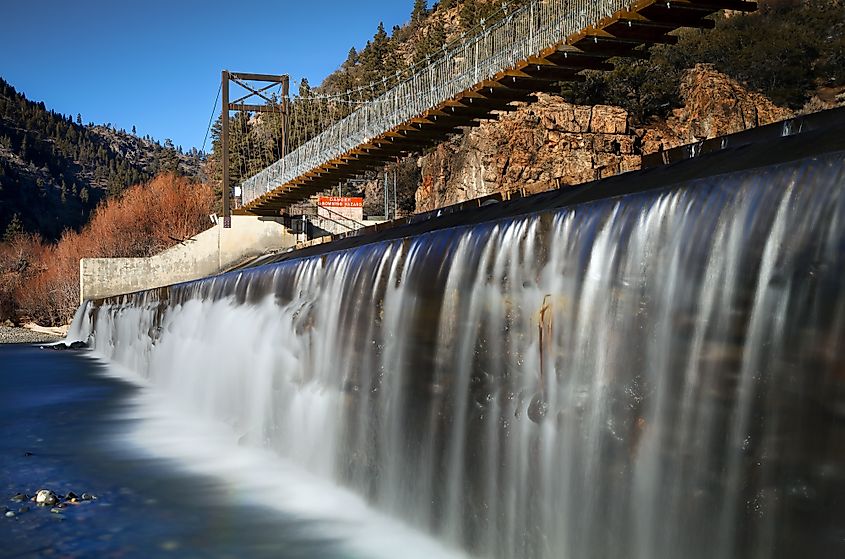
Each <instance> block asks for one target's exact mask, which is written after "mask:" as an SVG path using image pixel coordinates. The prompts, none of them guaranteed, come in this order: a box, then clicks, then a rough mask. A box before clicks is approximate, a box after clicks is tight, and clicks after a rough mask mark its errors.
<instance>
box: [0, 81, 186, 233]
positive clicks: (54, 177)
mask: <svg viewBox="0 0 845 559" xmlns="http://www.w3.org/2000/svg"><path fill="white" fill-rule="evenodd" d="M199 165H200V158H199V155H198V154H197V153H196V152H194V153H191V154H185V153H182V152H181V150H179V149H177V148H175V147H174V146H173V145H172V144H169V143H166V144H165V145H163V146H162V145H160V144H159V143H157V142H155V141H153V140H151V139H149V138H139V137H138V136H136V135H134V134H130V133H127V132H125V131H122V130H115V129H113V128H111V127H110V126H109V125H105V126H103V125H93V124H89V125H83V124H82V120H81V116H79V115H77V117H76V119H74V118H72V117H70V116H65V115H62V114H59V113H56V112H54V111H51V110H48V109H47V107H46V106H45V105H44V103H39V102H35V101H31V100H29V99H27V98H26V96H24V95H23V94H22V93H19V92H18V91H16V90H15V88H14V87H12V86H11V85H10V84H8V83H7V82H6V81H4V80H3V79H2V78H0V238H2V237H4V236H8V235H7V233H8V234H11V233H13V232H16V231H26V232H33V233H38V234H40V235H41V236H42V237H44V238H45V239H46V240H56V239H58V237H59V236H60V235H61V233H62V231H63V230H65V229H68V228H70V229H74V230H78V229H79V228H80V227H82V226H83V225H84V224H85V223H87V221H88V219H89V216H90V213H91V211H92V210H93V209H94V208H95V207H96V206H97V204H98V203H100V201H101V200H103V199H104V198H105V197H107V196H109V195H115V194H119V193H121V192H122V191H123V190H125V189H126V188H127V187H128V186H131V185H134V184H138V183H140V182H144V181H147V180H150V179H151V178H152V177H153V176H154V175H155V174H156V173H158V172H160V171H177V172H179V173H180V174H184V175H188V176H196V175H197V174H198V172H199Z"/></svg>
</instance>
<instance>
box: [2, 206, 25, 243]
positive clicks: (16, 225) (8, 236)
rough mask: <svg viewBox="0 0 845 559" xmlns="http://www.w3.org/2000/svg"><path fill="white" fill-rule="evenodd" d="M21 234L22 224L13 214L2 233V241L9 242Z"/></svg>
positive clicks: (19, 218)
mask: <svg viewBox="0 0 845 559" xmlns="http://www.w3.org/2000/svg"><path fill="white" fill-rule="evenodd" d="M21 233H23V224H22V223H21V217H20V216H19V215H18V214H17V213H15V214H14V215H13V216H12V221H10V222H9V224H8V225H7V226H6V231H5V232H4V233H3V240H4V241H10V240H12V237H14V236H16V235H20V234H21Z"/></svg>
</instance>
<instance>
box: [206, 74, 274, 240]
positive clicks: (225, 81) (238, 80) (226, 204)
mask: <svg viewBox="0 0 845 559" xmlns="http://www.w3.org/2000/svg"><path fill="white" fill-rule="evenodd" d="M220 79H221V80H222V83H221V87H220V89H221V94H222V97H223V105H222V109H223V110H222V114H221V115H220V121H221V122H220V124H221V125H222V128H223V130H222V137H221V143H222V147H223V165H222V171H223V194H222V195H223V228H224V229H228V228H231V227H232V208H231V198H232V194H231V192H230V183H231V177H230V176H229V111H246V112H253V113H277V114H278V113H281V114H280V116H281V126H280V127H281V138H280V142H279V143H280V148H279V151H280V152H281V157H284V156H285V155H287V146H288V136H289V134H288V110H289V108H290V100H289V97H290V77H289V76H288V75H286V74H283V75H274V74H252V73H247V72H230V71H228V70H223V71H222V73H221V76H220ZM229 81H233V82H235V84H236V85H238V86H240V87H241V88H243V89H244V90H246V91H247V94H246V95H243V96H242V97H240V98H238V99H236V100H235V101H234V102H230V101H229ZM249 82H263V83H269V85H264V86H262V87H259V86H255V85H252V84H250V83H249ZM276 84H278V85H279V90H280V91H279V92H280V94H281V99H278V98H272V97H268V95H270V94H269V93H265V92H266V91H267V90H268V89H270V88H271V87H273V86H275V85H276ZM256 98H257V101H259V102H260V101H261V100H263V101H266V102H267V104H266V105H258V104H248V103H246V101H250V100H252V99H256Z"/></svg>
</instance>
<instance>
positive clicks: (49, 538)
mask: <svg viewBox="0 0 845 559" xmlns="http://www.w3.org/2000/svg"><path fill="white" fill-rule="evenodd" d="M140 390H142V389H141V388H138V387H136V386H134V385H132V384H129V383H127V382H125V381H122V380H119V379H117V378H114V377H113V376H111V375H109V374H108V373H107V369H106V366H105V365H103V364H102V363H101V362H99V361H97V360H95V359H93V358H91V357H89V356H88V355H87V354H86V353H85V352H69V351H64V352H57V351H49V350H44V349H39V348H38V347H37V346H28V345H0V484H2V486H0V495H2V497H3V503H2V505H0V507H2V508H0V510H2V511H3V512H5V511H7V510H10V511H12V512H14V513H15V516H14V517H6V516H5V515H3V516H2V517H0V557H8V558H11V557H124V558H126V557H277V558H288V557H290V558H309V557H321V558H323V557H327V558H331V557H343V556H346V554H345V553H342V552H341V551H340V550H339V549H338V547H337V545H336V542H335V540H334V538H333V537H331V536H326V537H319V536H315V534H316V533H319V531H320V530H319V527H315V526H313V522H311V521H303V520H301V519H297V518H294V517H293V516H291V515H286V514H284V513H282V512H280V511H278V510H276V509H274V508H273V507H263V506H260V505H257V504H255V502H254V499H250V498H249V497H251V496H248V495H239V494H238V493H237V492H236V491H233V490H232V488H231V486H229V485H227V484H225V483H224V482H222V481H221V480H220V479H217V478H214V477H204V476H202V475H196V474H192V473H186V472H184V471H183V470H181V469H179V468H178V467H177V465H176V464H174V463H173V462H172V461H171V460H169V459H167V458H159V457H155V456H150V455H148V454H144V453H142V452H140V451H137V450H133V448H132V446H131V445H128V444H125V443H124V442H122V441H123V440H124V438H125V434H126V433H128V432H130V431H131V430H132V429H133V427H135V425H134V424H135V423H136V422H137V421H139V420H138V419H136V418H133V417H132V414H130V413H127V410H128V409H130V408H131V407H132V405H131V403H130V402H131V400H132V398H133V397H135V396H137V393H138V392H139V391H140ZM40 488H49V489H51V490H53V491H55V492H56V493H59V494H66V493H67V492H69V491H73V492H74V493H76V494H82V493H83V492H87V493H91V494H94V495H95V496H97V500H95V501H91V502H88V503H84V504H80V505H77V506H69V507H67V508H65V509H63V510H62V512H61V513H53V512H50V508H49V507H38V506H34V503H17V502H13V501H11V500H10V498H11V497H12V496H13V495H15V494H16V493H25V494H27V495H34V494H35V492H36V491H37V490H38V489H40ZM22 508H23V509H24V512H21V509H22ZM26 509H29V510H26Z"/></svg>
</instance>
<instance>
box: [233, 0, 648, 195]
mask: <svg viewBox="0 0 845 559" xmlns="http://www.w3.org/2000/svg"><path fill="white" fill-rule="evenodd" d="M632 2H633V0H534V1H533V2H531V3H529V4H528V5H526V6H524V7H523V8H521V9H519V10H516V11H514V12H513V13H511V14H510V15H508V16H507V17H505V18H504V19H502V20H500V21H498V22H496V23H495V24H494V25H491V26H490V27H488V28H487V29H485V30H484V31H483V32H481V33H479V34H478V35H475V36H474V37H471V38H469V39H467V40H466V41H464V42H462V43H460V44H459V45H457V46H456V47H454V48H452V49H450V50H448V51H446V52H445V54H444V55H443V56H441V57H440V58H438V59H437V60H435V61H433V62H432V63H431V64H429V65H428V66H426V67H424V68H422V69H421V70H420V71H418V72H417V73H415V74H414V75H412V76H411V77H409V78H408V79H406V80H405V81H403V82H401V83H399V84H398V85H396V86H395V87H394V88H392V89H390V90H389V91H387V92H386V93H384V94H383V95H381V96H379V97H377V98H375V99H373V100H372V101H368V102H366V103H365V104H364V105H362V106H361V107H360V108H358V109H357V110H355V111H354V112H352V113H351V114H349V115H348V116H346V117H345V118H343V119H341V120H339V121H337V122H335V123H334V124H332V125H330V126H329V127H327V128H326V129H325V130H323V131H322V132H321V133H319V134H318V135H317V136H315V137H314V138H312V139H311V140H309V141H307V142H305V143H304V144H302V145H300V146H299V147H297V148H296V149H295V150H293V151H292V152H291V153H289V154H287V155H286V156H285V157H283V158H282V159H279V160H278V161H276V162H275V163H273V164H272V165H270V166H269V167H267V168H266V169H264V170H262V171H260V172H259V173H257V174H255V175H253V176H252V177H250V178H248V179H246V180H245V181H243V183H242V184H241V186H242V189H243V190H242V192H243V202H244V204H248V203H250V202H252V201H253V200H255V199H256V198H258V197H260V196H262V195H263V194H265V193H267V192H270V191H271V190H273V189H275V188H277V187H279V186H281V185H283V184H286V183H288V182H290V181H292V180H293V179H295V178H297V177H299V176H301V175H303V174H305V173H307V172H308V171H310V170H312V169H315V168H316V167H319V166H320V165H322V164H324V163H327V162H329V161H331V160H332V159H335V158H337V157H339V156H341V155H343V154H344V153H346V152H348V151H350V150H352V149H354V148H355V147H357V146H360V145H361V144H365V143H367V142H368V141H369V140H370V139H372V138H374V137H376V136H378V135H380V134H383V133H384V132H387V131H388V130H390V129H391V128H394V127H396V126H398V125H400V124H402V123H403V122H406V121H408V120H409V119H411V118H414V117H416V116H419V115H420V114H422V113H424V112H425V111H426V110H428V109H431V108H433V107H435V106H437V105H439V104H440V103H442V102H444V101H446V100H448V99H450V98H452V97H454V96H455V95H457V94H458V93H460V92H461V91H464V90H466V89H469V88H470V87H472V86H474V85H475V84H478V83H480V82H482V81H484V80H488V79H491V78H492V77H493V76H494V75H495V74H497V73H498V72H500V71H502V70H504V69H506V68H510V67H512V66H514V65H515V64H516V63H517V62H519V61H520V60H525V59H527V58H528V57H530V56H534V55H537V54H538V53H540V51H542V50H543V49H545V48H547V47H549V46H552V45H554V44H557V43H558V42H560V41H562V40H564V39H565V38H566V37H568V36H570V35H572V34H575V33H577V32H579V31H581V30H582V29H584V28H586V27H588V26H589V25H591V24H595V23H597V22H598V21H599V20H601V19H602V18H605V17H608V16H610V15H613V13H615V12H616V11H618V10H620V9H623V8H626V7H628V6H629V5H631V3H632Z"/></svg>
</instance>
